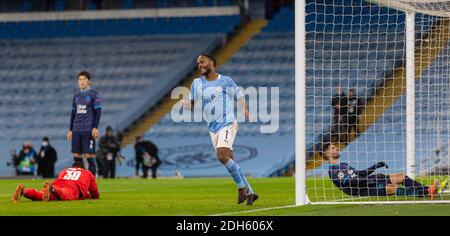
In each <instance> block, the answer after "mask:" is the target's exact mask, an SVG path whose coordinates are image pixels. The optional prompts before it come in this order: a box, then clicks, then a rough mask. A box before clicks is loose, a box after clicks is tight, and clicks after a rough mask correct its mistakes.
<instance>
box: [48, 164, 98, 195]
mask: <svg viewBox="0 0 450 236" xmlns="http://www.w3.org/2000/svg"><path fill="white" fill-rule="evenodd" d="M67 181H69V182H70V183H68V184H75V185H76V186H78V188H79V189H80V193H81V195H82V196H80V197H81V199H86V198H92V199H97V198H99V197H100V194H99V193H98V188H97V182H96V181H95V177H94V175H93V174H92V173H91V172H90V171H89V170H85V169H82V168H67V169H64V170H62V171H61V172H59V174H58V178H57V179H56V180H55V181H53V182H54V183H55V182H59V183H63V182H66V183H67Z"/></svg>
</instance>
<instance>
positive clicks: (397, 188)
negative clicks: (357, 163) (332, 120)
mask: <svg viewBox="0 0 450 236" xmlns="http://www.w3.org/2000/svg"><path fill="white" fill-rule="evenodd" d="M322 157H323V158H324V159H325V160H326V161H327V162H328V163H329V164H330V167H329V170H328V175H329V177H330V178H331V179H332V181H333V183H334V185H336V187H338V188H339V189H340V190H341V191H342V192H344V193H346V194H348V195H352V196H391V195H396V196H416V197H426V196H430V197H431V199H433V198H435V197H437V196H438V193H440V192H442V191H443V190H444V188H446V187H447V180H445V181H443V182H442V183H441V184H440V188H439V190H438V189H437V181H436V180H434V183H433V185H431V186H425V185H422V184H421V183H419V182H417V181H414V180H413V179H411V178H409V177H408V176H406V175H405V174H403V173H397V174H391V175H384V174H373V172H375V170H376V169H378V168H381V167H386V168H388V166H387V165H386V163H384V162H378V163H377V164H375V165H373V166H372V167H369V168H368V169H366V170H356V169H355V168H353V167H351V166H350V165H348V164H347V163H343V162H339V157H340V152H339V149H338V148H337V147H336V146H335V145H333V144H324V146H323V152H322Z"/></svg>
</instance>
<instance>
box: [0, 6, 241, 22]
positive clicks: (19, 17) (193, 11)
mask: <svg viewBox="0 0 450 236" xmlns="http://www.w3.org/2000/svg"><path fill="white" fill-rule="evenodd" d="M239 14H240V9H239V7H237V6H231V7H187V8H164V9H133V10H125V9H121V10H101V11H61V12H29V13H4V14H0V22H18V21H52V20H55V21H56V20H94V19H95V20H97V19H132V18H156V17H201V16H230V15H239Z"/></svg>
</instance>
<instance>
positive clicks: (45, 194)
mask: <svg viewBox="0 0 450 236" xmlns="http://www.w3.org/2000/svg"><path fill="white" fill-rule="evenodd" d="M22 196H24V197H26V198H28V199H30V200H32V201H44V202H48V201H71V200H84V199H98V198H99V197H100V194H99V193H98V188H97V183H96V181H95V177H94V175H93V174H92V173H91V172H90V171H88V170H85V169H84V165H83V163H80V162H75V163H74V164H73V165H72V168H67V169H64V170H63V171H61V172H59V174H58V178H57V179H55V180H54V181H53V182H52V184H51V185H50V184H49V183H48V181H46V182H45V183H44V187H43V189H42V190H41V191H38V190H36V189H32V188H30V189H26V188H25V186H24V185H23V184H19V186H17V188H16V191H15V192H14V193H13V196H12V202H13V203H17V202H20V198H21V197H22Z"/></svg>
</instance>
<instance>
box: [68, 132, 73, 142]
mask: <svg viewBox="0 0 450 236" xmlns="http://www.w3.org/2000/svg"><path fill="white" fill-rule="evenodd" d="M67 140H69V141H72V131H69V132H67Z"/></svg>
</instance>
